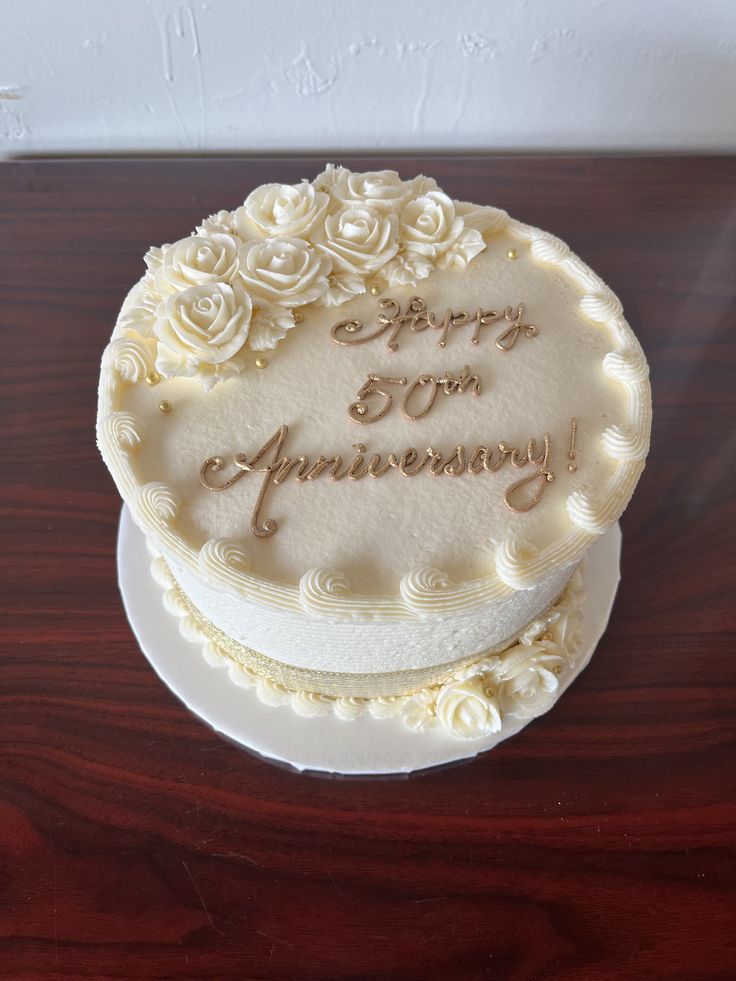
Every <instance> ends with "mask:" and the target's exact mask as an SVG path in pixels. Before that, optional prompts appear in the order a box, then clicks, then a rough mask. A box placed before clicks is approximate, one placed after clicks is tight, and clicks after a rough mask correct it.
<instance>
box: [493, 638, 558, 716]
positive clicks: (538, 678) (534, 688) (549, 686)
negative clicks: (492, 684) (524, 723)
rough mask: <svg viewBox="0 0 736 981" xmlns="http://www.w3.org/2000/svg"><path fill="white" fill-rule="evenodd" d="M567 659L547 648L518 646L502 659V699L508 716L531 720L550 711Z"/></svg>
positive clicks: (500, 695) (500, 672)
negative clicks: (560, 674)
mask: <svg viewBox="0 0 736 981" xmlns="http://www.w3.org/2000/svg"><path fill="white" fill-rule="evenodd" d="M564 664H565V659H564V658H563V657H562V656H561V655H560V654H559V653H558V651H557V650H556V649H551V648H550V647H549V646H547V645H545V644H542V643H540V644H531V645H527V644H517V645H516V646H514V647H512V648H511V649H510V650H508V651H506V653H505V654H504V655H503V656H502V658H501V663H500V666H499V669H498V677H499V680H500V681H501V682H502V684H501V685H500V686H499V699H500V701H501V704H502V706H503V709H504V711H505V712H508V713H512V714H514V715H518V716H521V717H522V718H530V717H532V716H535V715H540V714H541V713H542V712H544V711H545V710H546V709H548V708H549V707H550V705H551V704H552V702H553V701H554V699H555V694H556V692H557V689H558V687H559V681H558V678H557V675H558V674H559V673H560V672H561V671H562V668H563V666H564Z"/></svg>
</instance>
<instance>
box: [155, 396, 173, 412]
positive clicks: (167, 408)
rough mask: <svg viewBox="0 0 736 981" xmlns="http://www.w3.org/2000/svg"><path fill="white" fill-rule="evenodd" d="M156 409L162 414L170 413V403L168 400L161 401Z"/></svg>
mask: <svg viewBox="0 0 736 981" xmlns="http://www.w3.org/2000/svg"><path fill="white" fill-rule="evenodd" d="M158 407H159V409H160V410H161V411H162V412H171V402H169V400H168V399H163V400H162V401H161V402H159V403H158Z"/></svg>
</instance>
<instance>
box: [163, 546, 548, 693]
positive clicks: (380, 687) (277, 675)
mask: <svg viewBox="0 0 736 981" xmlns="http://www.w3.org/2000/svg"><path fill="white" fill-rule="evenodd" d="M166 568H167V570H168V572H169V575H170V576H171V582H172V588H173V589H175V590H176V593H177V595H178V597H179V599H180V601H181V603H182V605H183V606H184V608H185V609H186V611H187V613H188V614H189V616H190V617H191V618H192V620H194V622H195V624H196V625H197V629H198V630H199V632H200V633H201V634H202V636H203V637H204V638H205V639H206V640H208V641H210V642H211V643H213V644H215V645H216V646H217V648H218V650H219V652H220V653H221V654H224V655H225V656H227V657H229V658H230V659H231V660H232V661H235V662H236V663H237V664H240V665H242V666H243V667H244V668H247V669H248V670H249V671H252V672H253V673H255V674H257V675H259V677H261V678H264V679H265V680H267V681H271V682H275V683H276V684H277V685H281V686H282V687H283V688H288V689H290V690H291V691H305V692H315V693H317V694H320V695H329V696H331V697H333V698H350V697H355V698H387V697H391V696H396V695H413V694H414V693H415V692H417V691H420V690H421V689H422V688H429V687H431V686H433V685H437V684H440V683H442V682H443V681H446V680H447V679H448V678H450V677H451V676H452V675H453V674H455V672H456V671H459V670H461V668H465V667H468V666H469V665H471V664H475V663H476V661H483V660H484V659H485V658H487V657H493V656H494V655H495V654H500V653H501V652H502V651H504V650H506V649H507V648H508V647H512V646H513V645H514V644H515V643H516V642H517V639H518V638H519V637H520V636H521V634H523V633H524V632H525V631H526V630H528V629H529V627H530V626H531V625H532V624H533V623H534V621H535V620H539V619H541V618H543V617H544V616H546V615H547V613H548V612H549V611H550V610H551V609H552V607H553V606H556V605H557V603H559V601H560V599H561V598H562V593H561V594H560V596H558V597H557V599H556V600H555V601H554V603H550V604H549V606H548V607H546V609H545V610H543V611H542V612H541V613H537V614H536V615H535V616H534V617H532V619H531V620H530V621H529V623H527V624H526V626H525V627H522V628H521V630H517V631H516V632H515V633H514V634H513V636H512V637H509V638H507V639H506V640H504V641H503V642H502V643H500V644H495V645H494V646H493V647H488V648H487V649H486V650H483V651H479V652H477V653H475V654H471V655H464V656H463V657H461V658H457V659H456V660H454V661H446V662H445V663H444V664H433V665H431V666H430V667H427V668H410V669H408V670H406V671H388V672H377V673H375V674H348V673H344V672H342V671H315V670H311V669H308V668H297V667H294V666H293V665H291V664H284V662H283V661H276V660H274V659H273V658H271V657H268V655H266V654H261V653H260V651H254V650H253V648H252V647H247V646H246V645H245V644H241V643H240V642H239V641H237V640H235V639H234V638H233V637H230V635H229V634H226V633H225V632H224V631H223V630H220V628H219V627H217V626H215V624H214V623H212V621H211V620H208V619H207V617H206V616H205V615H204V614H203V613H202V612H201V611H200V610H199V609H197V607H196V606H195V605H194V603H192V601H191V600H190V599H189V597H188V596H187V594H186V593H185V592H184V590H183V589H182V588H181V586H180V585H179V583H178V582H177V581H176V579H175V578H174V576H173V575H172V573H171V569H169V566H168V564H167V566H166ZM563 593H564V590H563Z"/></svg>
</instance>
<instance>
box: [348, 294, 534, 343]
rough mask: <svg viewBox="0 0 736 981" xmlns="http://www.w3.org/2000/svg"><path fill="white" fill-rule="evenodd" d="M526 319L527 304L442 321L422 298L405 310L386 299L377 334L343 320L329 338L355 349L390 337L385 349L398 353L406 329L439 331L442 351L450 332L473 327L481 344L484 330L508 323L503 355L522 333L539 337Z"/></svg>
mask: <svg viewBox="0 0 736 981" xmlns="http://www.w3.org/2000/svg"><path fill="white" fill-rule="evenodd" d="M523 315H524V304H523V303H519V304H518V305H517V307H516V309H514V307H513V306H507V307H506V308H505V309H504V310H502V311H497V310H483V309H481V308H480V307H478V308H477V309H476V310H474V311H473V312H472V313H469V312H467V311H465V310H461V311H459V312H458V313H455V312H454V311H452V310H445V312H444V314H443V315H442V316H441V317H440V316H438V315H437V314H436V313H433V312H432V311H431V310H429V309H428V308H427V301H426V300H424V299H423V298H422V297H421V296H413V297H412V298H411V299H410V300H409V302H408V303H407V304H406V306H405V307H404V309H403V310H402V309H401V304H400V303H399V302H398V300H393V299H391V298H389V297H384V298H383V299H381V300H379V301H378V314H377V315H376V329H375V330H374V331H372V332H368V333H364V324H363V321H362V320H340V321H339V322H338V323H336V324H334V325H333V327H332V329H331V331H330V336H331V337H332V339H333V341H335V343H336V344H341V345H342V346H343V347H352V346H354V345H356V344H368V343H369V342H370V341H375V340H376V339H377V338H379V337H381V336H382V335H383V334H388V339H387V341H386V347H387V348H388V350H389V351H398V349H399V334H400V333H401V331H402V329H403V328H404V327H408V329H409V330H410V331H411V332H412V333H414V334H421V333H423V332H424V331H425V330H428V329H429V330H435V331H437V332H438V333H439V340H438V341H437V343H438V344H439V346H440V347H445V346H446V344H447V341H448V338H449V334H450V330H451V329H455V328H462V327H472V328H473V333H472V334H471V337H470V343H471V344H479V343H480V335H481V330H482V329H483V327H487V326H489V325H490V324H495V323H497V322H498V321H501V320H505V321H506V322H507V323H508V324H510V326H509V327H508V328H507V329H506V330H504V331H503V332H502V333H501V334H500V335H499V337H498V338H497V339H496V347H497V348H498V349H499V350H500V351H504V352H508V351H510V350H511V349H512V348H513V347H514V345H515V344H516V341H517V340H518V338H519V336H520V334H521V333H523V334H524V336H525V337H536V336H537V334H538V333H539V328H538V327H535V326H534V325H533V324H522V322H521V321H522V318H523Z"/></svg>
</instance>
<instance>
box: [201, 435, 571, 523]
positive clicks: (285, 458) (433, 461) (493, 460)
mask: <svg viewBox="0 0 736 981" xmlns="http://www.w3.org/2000/svg"><path fill="white" fill-rule="evenodd" d="M288 435H289V427H288V426H279V428H278V429H277V430H276V432H275V433H274V434H273V436H271V437H270V438H269V439H268V440H266V442H265V443H264V444H263V446H262V447H261V448H260V449H259V450H258V451H257V452H256V453H255V454H254V455H253V456H252V457H250V458H248V456H247V454H245V453H236V454H235V456H234V457H233V460H232V462H233V466H234V467H235V473H234V474H233V475H232V476H231V477H228V478H226V479H224V480H218V479H217V477H216V476H215V475H216V474H220V473H221V472H222V470H223V469H224V468H225V461H224V460H223V458H222V457H220V456H213V457H209V458H208V459H207V460H205V462H204V463H203V464H202V466H201V467H200V471H199V479H200V482H201V484H202V486H204V487H206V488H207V489H208V490H211V491H218V492H219V491H224V490H227V489H228V488H230V487H232V486H233V484H235V483H236V482H237V481H238V480H240V478H241V477H243V476H245V475H246V474H248V473H260V474H263V479H262V481H261V486H260V489H259V492H258V496H257V498H256V502H255V505H254V506H253V511H252V513H251V518H250V530H251V532H252V533H253V534H254V535H255V536H256V537H257V538H269V537H270V536H271V535H273V534H274V533H275V532H276V530H277V529H278V522H277V521H276V520H275V519H274V518H266V519H265V520H264V519H262V517H261V512H262V511H263V509H264V504H265V500H266V496H267V494H268V493H269V491H270V490H271V488H275V487H279V486H281V484H283V483H284V482H285V481H286V480H287V479H288V478H289V477H290V476H291V475H292V474H293V475H294V479H295V480H296V482H297V483H304V482H305V481H312V480H317V479H318V478H319V477H320V476H321V475H322V474H323V473H325V472H327V474H328V476H329V478H330V480H333V481H338V480H342V479H343V478H344V477H348V478H349V479H350V480H362V479H363V478H364V477H366V476H367V477H372V478H376V479H378V478H380V477H383V476H385V474H387V473H388V472H389V470H397V471H398V472H399V473H400V474H402V476H404V477H416V476H417V474H419V473H420V472H421V471H422V470H423V469H424V468H425V467H427V468H428V472H429V473H430V474H432V476H434V477H442V476H448V477H459V476H462V474H465V473H468V474H474V475H477V474H481V473H484V472H485V473H496V472H497V471H499V470H500V469H501V468H502V467H503V466H504V465H505V464H506V463H507V462H508V465H509V466H511V467H513V468H515V469H523V468H524V467H526V466H529V465H531V466H534V467H536V469H535V470H534V472H533V473H530V474H528V475H526V476H524V477H522V478H521V479H520V480H517V481H514V483H512V484H510V485H509V486H508V487H507V488H506V491H505V492H504V495H503V499H504V503H505V504H506V506H507V507H508V508H510V509H511V510H512V511H516V512H519V513H524V512H526V511H531V510H532V508H534V507H536V506H537V504H539V502H540V501H541V500H542V497H543V495H544V491H545V489H546V487H547V485H548V484H549V483H551V482H552V481H553V480H554V479H555V474H554V472H553V471H552V470H551V469H550V466H549V458H550V451H551V439H550V435H549V433H545V434H544V439H543V448H541V449H540V450H539V451H538V452H537V449H536V445H537V444H536V440H534V439H529V440H528V442H527V445H526V449H525V450H520V449H519V448H517V447H515V446H510V445H509V444H508V443H505V442H503V441H501V442H499V443H497V444H496V445H495V446H484V445H479V446H475V447H473V449H472V450H468V448H467V447H465V446H464V445H463V444H462V443H458V444H457V445H456V446H455V447H453V449H452V450H451V451H450V452H449V453H448V454H447V455H446V456H445V455H444V454H443V453H442V452H441V451H439V450H436V449H435V448H434V447H432V446H429V447H427V449H426V450H425V451H424V452H423V453H421V454H420V453H419V451H418V450H417V449H416V448H415V447H413V446H411V447H409V448H408V449H406V450H404V451H403V452H402V453H401V454H398V455H397V454H396V453H389V454H388V455H386V456H385V458H384V457H383V456H382V455H381V454H380V453H372V454H371V456H370V459H368V458H367V456H366V454H367V453H368V448H367V447H366V446H365V444H363V443H355V444H354V446H353V449H354V450H355V455H354V456H353V458H352V460H351V461H350V462H349V463H347V465H346V464H345V463H344V462H343V458H342V456H340V455H339V454H336V455H335V456H332V457H325V456H321V455H320V456H318V457H317V458H316V460H315V461H314V463H311V462H310V459H309V457H308V456H307V455H306V454H304V453H301V454H297V455H296V456H289V455H288V454H287V453H286V452H285V446H286V440H287V437H288ZM535 482H537V486H536V488H535V489H534V493H533V494H532V495H531V496H529V493H530V489H532V488H534V484H535Z"/></svg>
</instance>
